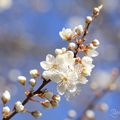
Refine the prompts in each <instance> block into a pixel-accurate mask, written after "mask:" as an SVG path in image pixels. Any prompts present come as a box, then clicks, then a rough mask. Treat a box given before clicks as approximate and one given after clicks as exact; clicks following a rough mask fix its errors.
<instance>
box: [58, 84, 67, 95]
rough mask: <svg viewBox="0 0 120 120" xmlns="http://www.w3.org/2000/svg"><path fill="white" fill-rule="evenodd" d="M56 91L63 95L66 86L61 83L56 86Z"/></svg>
mask: <svg viewBox="0 0 120 120" xmlns="http://www.w3.org/2000/svg"><path fill="white" fill-rule="evenodd" d="M57 92H58V93H59V94H60V95H64V93H65V92H66V87H65V85H64V84H63V83H61V84H59V85H58V86H57Z"/></svg>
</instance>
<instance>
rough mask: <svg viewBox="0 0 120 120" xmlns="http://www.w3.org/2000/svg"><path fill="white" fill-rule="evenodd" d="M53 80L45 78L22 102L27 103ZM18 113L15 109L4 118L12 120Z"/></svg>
mask: <svg viewBox="0 0 120 120" xmlns="http://www.w3.org/2000/svg"><path fill="white" fill-rule="evenodd" d="M50 81H51V80H47V81H46V80H44V81H43V83H42V85H41V86H40V87H39V88H38V89H37V90H36V91H34V92H33V93H29V95H28V96H27V98H25V99H24V100H23V102H22V104H23V105H25V104H27V103H28V102H29V100H30V98H31V97H33V96H34V95H36V94H38V93H39V92H40V91H41V90H42V89H43V88H44V87H45V86H46V85H47V84H48V83H49V82H50ZM16 114H17V112H16V111H13V112H12V113H11V114H10V115H9V116H8V117H7V118H3V119H2V120H10V119H11V118H12V117H13V116H15V115H16Z"/></svg>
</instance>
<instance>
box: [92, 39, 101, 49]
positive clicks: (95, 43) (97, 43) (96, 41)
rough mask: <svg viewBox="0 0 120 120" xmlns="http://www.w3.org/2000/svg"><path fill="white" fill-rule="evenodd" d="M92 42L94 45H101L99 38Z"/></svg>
mask: <svg viewBox="0 0 120 120" xmlns="http://www.w3.org/2000/svg"><path fill="white" fill-rule="evenodd" d="M92 44H93V46H96V47H97V46H99V45H100V42H99V40H97V39H94V40H93V41H92Z"/></svg>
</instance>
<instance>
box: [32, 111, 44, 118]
mask: <svg viewBox="0 0 120 120" xmlns="http://www.w3.org/2000/svg"><path fill="white" fill-rule="evenodd" d="M31 115H32V116H33V117H34V118H39V117H41V116H42V113H41V112H39V111H33V112H31Z"/></svg>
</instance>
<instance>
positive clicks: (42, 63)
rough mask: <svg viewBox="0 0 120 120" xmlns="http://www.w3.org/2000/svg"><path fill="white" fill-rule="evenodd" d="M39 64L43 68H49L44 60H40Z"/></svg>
mask: <svg viewBox="0 0 120 120" xmlns="http://www.w3.org/2000/svg"><path fill="white" fill-rule="evenodd" d="M40 66H41V67H42V68H43V69H44V70H48V69H50V68H51V65H50V64H48V63H47V62H46V61H42V62H40Z"/></svg>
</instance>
